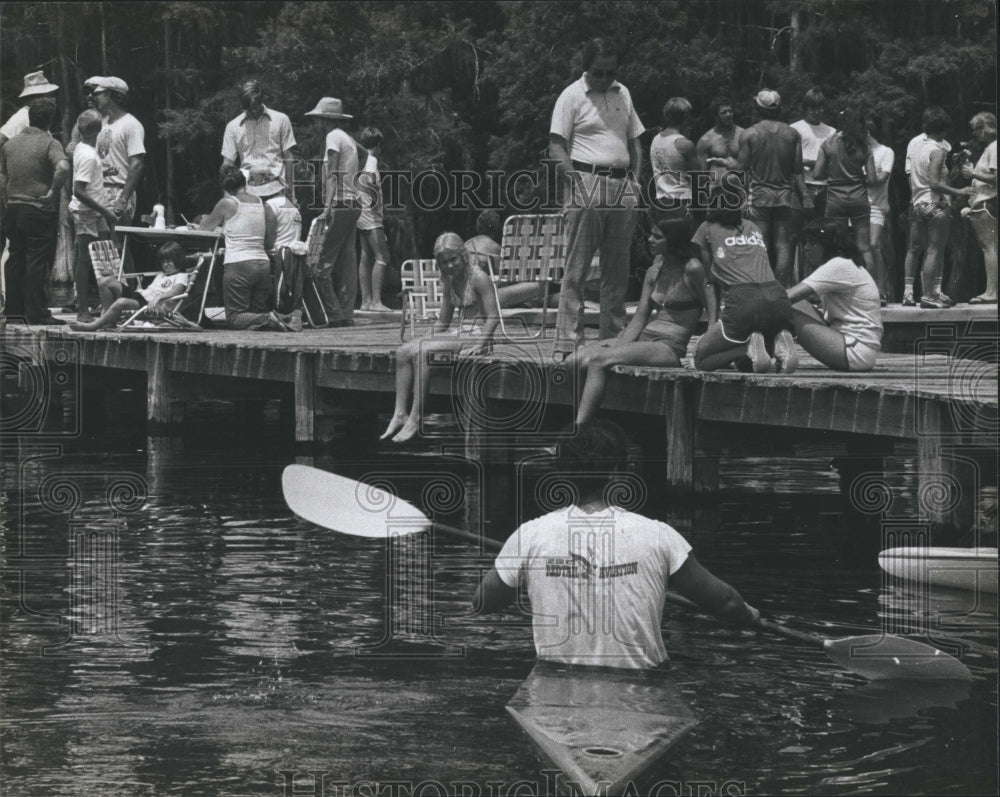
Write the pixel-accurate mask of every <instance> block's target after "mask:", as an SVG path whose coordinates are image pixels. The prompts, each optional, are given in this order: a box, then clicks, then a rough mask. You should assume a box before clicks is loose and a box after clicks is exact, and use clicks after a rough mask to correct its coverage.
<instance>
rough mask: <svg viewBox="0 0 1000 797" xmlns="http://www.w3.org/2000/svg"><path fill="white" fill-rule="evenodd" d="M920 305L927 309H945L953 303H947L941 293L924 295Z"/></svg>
mask: <svg viewBox="0 0 1000 797" xmlns="http://www.w3.org/2000/svg"><path fill="white" fill-rule="evenodd" d="M920 306H921V307H922V308H924V309H925V310H944V309H946V308H948V307H950V306H951V305H949V304H946V303H945V302H944V300H943V299H942V298H941V296H940V295H938V296H924V297H923V298H921V299H920Z"/></svg>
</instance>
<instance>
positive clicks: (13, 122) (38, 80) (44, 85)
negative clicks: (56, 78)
mask: <svg viewBox="0 0 1000 797" xmlns="http://www.w3.org/2000/svg"><path fill="white" fill-rule="evenodd" d="M57 91H59V87H58V86H57V85H55V84H54V83H49V81H48V80H47V79H46V78H45V73H44V72H41V71H39V72H32V73H30V74H28V75H25V76H24V91H22V92H21V93H20V94H19V95H18V99H21V100H24V101H25V104H24V106H22V107H21V108H20V109H18V110H17V111H15V112H14V113H13V114H12V115H11V117H10V119H8V120H7V121H6V122H4V125H3V127H0V147H2V146H3V145H4V144H6V143H7V142H8V141H10V140H11V139H12V138H13V137H14V136H16V135H17V134H18V133H20V132H21V131H22V130H24V128H26V127H27V126H28V105H27V102H28V101H29V100H31V99H34V98H35V97H46V96H48V95H50V94H55V93H56V92H57Z"/></svg>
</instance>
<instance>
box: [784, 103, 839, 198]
mask: <svg viewBox="0 0 1000 797" xmlns="http://www.w3.org/2000/svg"><path fill="white" fill-rule="evenodd" d="M791 127H792V129H793V130H797V131H798V133H799V136H800V137H801V138H802V171H803V173H804V174H805V178H806V182H807V183H812V184H813V185H825V184H826V180H814V179H813V176H812V173H813V164H814V163H815V162H816V158H818V157H819V148H820V147H821V146H822V145H823V142H824V141H826V140H827V139H828V138H829V137H830V136H832V135H833V134H834V133H836V132H837V128H835V127H830V125H827V124H823V123H822V122H820V123H819V124H818V125H811V124H809V122H807V121H806V120H805V119H799V121H797V122H793V123H792V125H791Z"/></svg>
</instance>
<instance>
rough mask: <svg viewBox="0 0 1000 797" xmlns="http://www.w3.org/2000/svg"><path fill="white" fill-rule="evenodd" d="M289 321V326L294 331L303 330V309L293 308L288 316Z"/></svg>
mask: <svg viewBox="0 0 1000 797" xmlns="http://www.w3.org/2000/svg"><path fill="white" fill-rule="evenodd" d="M287 323H288V326H289V328H290V329H291V330H292V332H301V331H302V311H301V310H292V312H291V313H290V314H289V316H288V322H287Z"/></svg>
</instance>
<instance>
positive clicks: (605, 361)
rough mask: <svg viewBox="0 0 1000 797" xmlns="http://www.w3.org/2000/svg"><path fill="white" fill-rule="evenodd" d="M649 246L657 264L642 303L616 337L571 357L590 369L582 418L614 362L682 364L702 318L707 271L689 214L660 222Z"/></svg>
mask: <svg viewBox="0 0 1000 797" xmlns="http://www.w3.org/2000/svg"><path fill="white" fill-rule="evenodd" d="M649 247H650V249H651V250H652V253H653V265H651V266H650V267H649V270H647V271H646V278H645V279H644V280H643V283H642V296H641V297H640V298H639V306H638V307H637V308H636V311H635V315H634V316H633V317H632V320H631V321H630V322H629V325H628V326H627V327H626V328H625V329H624V330H623V331H622V332H621V334H619V335H618V337H617V338H614V339H613V340H599V341H595V342H593V343H591V344H589V345H587V346H586V347H585V348H583V349H579V350H578V351H577V352H576V354H574V355H572V356H571V357H570V358H569V359H568V360H567V363H569V364H573V363H577V364H579V366H580V367H581V368H582V369H584V370H585V371H586V373H587V380H586V382H585V383H584V386H583V395H582V396H581V397H580V406H579V408H578V409H577V414H576V422H577V423H584V422H585V421H588V420H590V419H591V418H592V417H593V415H594V413H595V412H597V409H598V407H600V406H601V402H602V401H603V399H604V391H605V386H606V383H607V376H608V369H609V368H611V366H612V365H645V366H652V367H654V368H678V367H680V364H681V358H682V357H683V356H684V355H685V354H686V353H687V346H688V341H690V340H691V335H692V334H693V332H694V329H695V327H696V326H697V324H698V321H699V319H700V318H701V310H702V306H703V303H704V291H705V271H704V268H703V267H702V265H701V261H700V260H699V259H698V249H697V247H695V246H694V245H693V244H692V243H691V221H690V219H689V217H688V216H687V215H684V216H673V217H666V218H663V219H662V220H660V221H659V222H655V223H654V224H653V227H652V230H651V231H650V233H649ZM654 314H655V317H654Z"/></svg>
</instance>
